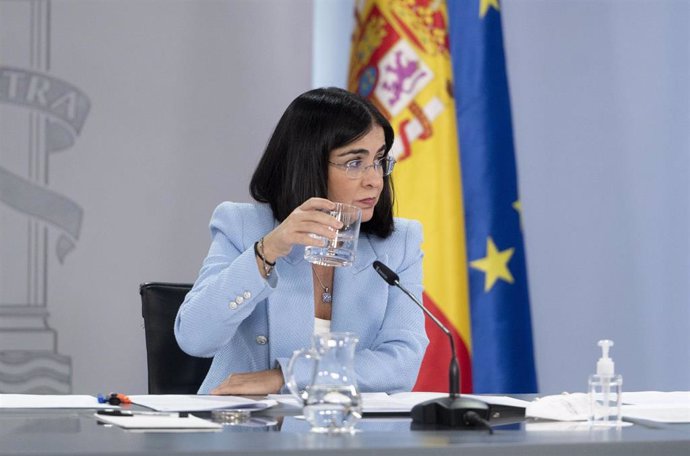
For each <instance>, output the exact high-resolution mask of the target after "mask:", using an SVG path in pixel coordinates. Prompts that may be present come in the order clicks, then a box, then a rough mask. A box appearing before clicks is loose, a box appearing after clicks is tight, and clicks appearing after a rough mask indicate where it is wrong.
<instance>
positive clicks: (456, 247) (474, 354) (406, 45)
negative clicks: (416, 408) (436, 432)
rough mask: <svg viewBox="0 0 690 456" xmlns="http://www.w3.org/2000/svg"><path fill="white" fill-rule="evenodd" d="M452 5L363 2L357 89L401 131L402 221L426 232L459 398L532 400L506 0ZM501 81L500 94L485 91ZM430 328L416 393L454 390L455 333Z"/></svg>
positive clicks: (433, 288)
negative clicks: (504, 27)
mask: <svg viewBox="0 0 690 456" xmlns="http://www.w3.org/2000/svg"><path fill="white" fill-rule="evenodd" d="M451 4H452V5H451V11H450V17H449V14H448V11H447V10H446V5H445V2H443V1H432V0H397V1H384V0H365V1H358V2H356V10H355V16H356V28H355V31H354V34H353V43H352V51H351V56H350V71H349V75H348V88H349V89H350V90H351V91H354V92H357V93H359V94H360V95H362V96H365V97H368V98H369V99H370V100H371V101H372V102H373V103H374V104H375V105H376V106H377V107H378V108H379V109H380V110H381V112H383V113H384V115H386V116H387V118H388V119H389V121H390V122H391V124H392V125H393V128H394V129H395V131H396V141H395V143H394V145H393V149H392V154H393V155H394V156H395V157H396V159H397V160H398V166H396V170H395V172H394V175H393V177H394V184H395V193H396V200H397V204H398V206H397V210H396V215H398V216H401V217H408V218H413V219H417V220H419V221H421V222H422V224H423V225H424V237H425V240H424V244H423V246H422V248H423V250H424V289H425V291H424V296H423V297H424V304H425V305H426V306H427V307H428V308H429V309H430V310H431V311H432V312H433V313H434V314H435V315H436V316H437V317H439V319H440V320H441V321H443V323H444V324H445V325H446V326H447V327H448V328H449V329H450V330H451V332H452V333H453V337H454V338H455V343H456V347H457V348H458V358H459V362H460V372H461V391H463V392H471V391H475V392H492V393H510V392H515V393H517V392H532V391H536V380H535V374H534V360H533V354H532V335H531V324H530V316H529V300H528V296H527V278H526V272H525V271H526V269H525V265H524V251H523V245H522V234H521V232H520V223H519V209H520V206H519V200H518V198H517V179H516V175H515V158H514V153H513V144H512V129H511V126H510V106H509V102H508V98H507V80H506V78H505V63H504V57H503V47H502V35H501V30H500V17H499V16H498V0H475V1H457V2H451ZM489 15H492V16H491V17H489ZM494 16H495V17H494ZM487 19H490V20H491V22H489V21H487ZM449 20H450V22H449ZM455 20H457V22H453V21H455ZM465 21H472V22H473V24H472V25H467V24H466V23H465ZM496 27H497V28H498V31H497V32H496V31H495V30H496ZM487 37H488V38H490V39H491V40H492V41H490V44H489V45H486V44H485V43H483V40H484V39H486V38H487ZM496 37H498V38H496ZM496 39H498V40H499V42H500V46H498V45H497V42H496ZM456 41H457V42H456ZM460 41H461V42H460ZM497 51H500V53H496V52H497ZM487 53H496V54H495V55H488V54H487ZM487 58H488V59H490V61H489V64H487ZM491 62H494V63H495V64H491ZM496 62H498V63H500V64H498V63H496ZM454 70H455V71H456V72H459V74H461V75H462V78H461V79H460V80H458V79H457V78H455V79H454V78H453V71H454ZM497 70H500V71H502V76H501V74H498V75H497V74H495V73H493V71H497ZM497 83H498V85H502V87H499V93H500V95H499V96H497V97H495V96H492V95H491V93H488V94H487V93H486V92H487V91H489V92H490V91H491V90H494V89H495V88H496V87H495V86H496V85H497ZM458 100H460V102H459V101H458ZM497 102H498V103H500V106H494V105H493V103H497ZM494 115H498V117H497V120H496V121H495V122H494V121H493V116H494ZM506 116H507V117H506ZM458 132H460V137H458ZM465 135H466V137H463V136H465ZM489 320H490V321H489ZM426 331H427V334H428V336H429V339H430V344H429V348H427V352H426V355H425V357H424V361H423V363H422V368H421V370H420V373H419V377H418V379H417V384H416V386H415V390H417V391H448V388H449V385H448V375H447V372H448V366H449V360H450V346H449V343H448V340H447V337H446V336H445V335H444V334H443V333H442V332H441V331H440V330H439V329H438V328H437V327H436V326H435V325H434V324H433V323H432V322H430V321H427V325H426ZM514 337H518V339H515V338H514ZM514 379H517V382H516V381H514Z"/></svg>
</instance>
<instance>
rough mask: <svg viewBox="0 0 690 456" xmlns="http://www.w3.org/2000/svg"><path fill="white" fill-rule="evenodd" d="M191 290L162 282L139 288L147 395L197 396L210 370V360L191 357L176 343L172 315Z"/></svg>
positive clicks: (189, 287)
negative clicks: (144, 336) (147, 373)
mask: <svg viewBox="0 0 690 456" xmlns="http://www.w3.org/2000/svg"><path fill="white" fill-rule="evenodd" d="M191 288H192V285H191V284H186V283H164V282H150V283H144V284H141V285H140V286H139V294H140V295H141V315H142V316H143V317H144V332H145V334H146V363H147V365H148V371H149V394H196V392H197V391H198V389H199V386H200V385H201V382H202V381H203V380H204V378H205V377H206V373H207V372H208V369H209V368H210V367H211V361H212V358H197V357H195V356H190V355H188V354H186V353H185V352H183V351H182V350H181V349H180V347H179V345H177V341H176V340H175V334H174V331H173V325H174V324H175V316H176V315H177V310H178V309H179V308H180V305H181V304H182V302H183V301H184V297H185V295H186V294H187V292H188V291H189V290H190V289H191Z"/></svg>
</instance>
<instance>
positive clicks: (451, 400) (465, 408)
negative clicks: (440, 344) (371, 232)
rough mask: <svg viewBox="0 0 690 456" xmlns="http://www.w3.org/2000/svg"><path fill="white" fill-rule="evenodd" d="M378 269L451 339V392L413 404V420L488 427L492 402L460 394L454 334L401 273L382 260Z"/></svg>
mask: <svg viewBox="0 0 690 456" xmlns="http://www.w3.org/2000/svg"><path fill="white" fill-rule="evenodd" d="M374 269H375V270H376V272H378V273H379V275H380V276H381V277H382V278H383V280H385V281H386V282H387V283H388V285H391V286H394V287H398V288H399V289H400V290H401V291H402V292H403V293H405V294H406V295H407V296H408V297H409V298H410V299H412V301H414V303H415V304H417V306H419V308H420V309H422V311H424V313H425V314H426V315H427V316H428V317H429V318H430V319H431V321H433V322H434V323H435V324H436V326H438V327H439V328H440V329H441V331H443V333H444V334H445V335H446V336H448V340H449V341H450V351H451V358H450V367H449V368H448V381H449V388H448V391H449V395H448V397H442V398H439V399H431V400H429V401H425V402H422V403H420V404H417V405H415V406H414V407H412V410H411V411H410V416H411V417H412V422H413V423H418V424H424V425H436V426H443V427H453V428H463V429H476V428H478V427H480V428H488V429H489V431H491V427H490V426H489V423H488V420H489V405H488V404H486V403H485V402H482V401H478V400H475V399H470V398H464V397H460V389H459V386H460V368H459V366H458V358H457V355H456V352H455V341H454V340H453V335H452V334H451V332H450V331H449V330H448V328H446V327H445V326H444V325H443V323H441V321H439V319H438V318H436V316H434V314H432V313H431V312H430V311H429V309H427V308H426V307H424V305H423V304H422V303H421V302H419V300H418V299H417V298H416V297H415V296H414V295H413V294H412V293H410V292H409V291H408V290H407V289H406V288H405V287H403V286H402V285H400V277H398V274H396V273H395V272H393V271H392V270H391V269H390V268H389V267H388V266H386V265H385V264H383V263H381V262H380V261H374Z"/></svg>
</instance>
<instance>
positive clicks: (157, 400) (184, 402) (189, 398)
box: [129, 394, 277, 412]
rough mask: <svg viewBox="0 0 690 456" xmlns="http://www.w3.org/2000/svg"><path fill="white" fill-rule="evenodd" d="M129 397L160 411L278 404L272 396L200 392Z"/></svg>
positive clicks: (137, 402)
mask: <svg viewBox="0 0 690 456" xmlns="http://www.w3.org/2000/svg"><path fill="white" fill-rule="evenodd" d="M129 398H130V400H131V401H132V403H134V404H137V405H141V406H144V407H148V408H150V409H153V410H156V411H159V412H207V411H211V410H221V409H233V410H249V411H258V410H264V409H267V408H270V407H273V406H274V405H276V404H277V402H276V401H275V400H272V399H270V398H269V399H263V400H258V401H257V400H254V399H248V398H246V397H240V396H212V395H198V394H145V395H135V396H129Z"/></svg>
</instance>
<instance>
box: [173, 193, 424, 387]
mask: <svg viewBox="0 0 690 456" xmlns="http://www.w3.org/2000/svg"><path fill="white" fill-rule="evenodd" d="M275 226H277V221H276V220H275V219H274V218H273V214H272V212H271V209H270V207H269V206H268V205H265V204H241V203H229V202H225V203H222V204H221V205H220V206H218V207H217V208H216V210H215V211H214V213H213V216H212V218H211V223H210V227H211V237H212V242H211V247H210V250H209V252H208V256H207V257H206V259H205V260H204V263H203V265H202V267H201V271H200V272H199V277H198V278H197V280H196V283H195V284H194V287H193V288H192V290H191V291H190V292H189V294H188V295H187V297H186V298H185V301H184V303H183V304H182V306H181V307H180V310H179V312H178V314H177V318H176V320H175V336H176V338H177V342H178V343H179V345H180V347H181V348H182V349H183V350H184V351H185V352H187V353H188V354H190V355H193V356H200V357H213V362H212V364H211V368H210V370H209V372H208V375H207V376H206V379H205V380H204V382H203V383H202V385H201V387H200V389H199V393H200V394H206V393H209V392H210V391H211V390H212V389H213V388H215V387H216V386H218V385H219V384H220V383H221V382H222V381H223V380H225V378H226V377H227V376H228V375H229V374H232V373H237V372H251V371H259V370H265V369H270V368H275V367H278V366H280V367H281V368H282V371H283V375H286V369H287V362H288V360H289V359H290V357H291V356H292V353H293V351H294V350H297V349H300V348H305V347H310V346H311V337H312V334H313V333H314V289H313V281H312V278H311V277H312V274H311V264H310V263H309V262H307V261H305V260H304V258H303V256H304V247H302V246H295V247H293V249H292V251H291V252H290V254H289V255H288V256H285V257H282V258H279V259H278V261H277V263H276V266H275V269H274V270H273V272H272V273H271V275H270V276H269V279H268V280H266V279H264V278H263V277H262V276H261V274H260V273H259V269H258V267H257V264H256V260H255V257H254V248H253V246H254V243H255V242H256V241H257V240H258V239H259V238H261V237H262V236H264V235H266V234H267V233H268V232H269V231H271V230H272V229H273V228H274V227H275ZM421 242H422V229H421V225H420V224H419V222H416V221H412V220H405V219H395V231H394V232H393V234H392V235H391V236H389V237H388V238H386V239H381V238H379V237H377V236H373V235H367V234H362V235H360V238H359V243H358V246H357V255H356V259H355V262H354V264H353V265H352V266H351V267H346V268H336V270H335V275H334V279H333V280H334V282H333V309H332V316H331V331H351V332H354V333H356V334H357V335H358V336H359V343H358V344H357V349H356V354H355V372H356V375H357V382H358V385H359V388H360V390H361V391H385V392H399V391H410V390H411V388H412V387H413V386H414V383H415V380H416V378H417V374H418V371H419V366H420V364H421V361H422V357H423V355H424V351H425V349H426V346H427V343H428V340H427V337H426V332H425V329H424V315H423V313H422V311H421V310H420V309H419V308H418V307H417V306H416V305H415V304H414V303H413V302H412V301H411V300H410V299H409V298H408V297H407V296H405V295H404V294H403V293H402V292H401V291H400V290H398V289H397V288H393V287H390V286H389V285H388V284H387V283H386V282H384V281H383V279H381V277H379V275H378V274H377V273H376V271H375V270H374V269H373V267H372V263H373V262H374V261H375V260H377V259H378V260H380V261H381V262H383V263H384V264H386V265H388V266H389V267H390V268H391V269H393V270H394V271H396V272H397V273H398V274H399V276H400V282H401V283H402V284H404V285H405V286H406V287H407V288H408V289H409V290H410V291H411V292H413V293H414V294H415V295H416V296H417V297H418V298H419V299H420V300H421V298H422V252H421V249H420V244H421ZM295 370H296V372H295V373H296V375H295V377H296V379H297V384H298V387H299V388H304V386H305V385H306V384H308V382H309V378H310V375H311V366H309V363H308V362H306V363H303V364H301V365H300V364H297V368H296V369H295ZM283 392H286V389H285V388H284V389H283Z"/></svg>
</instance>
